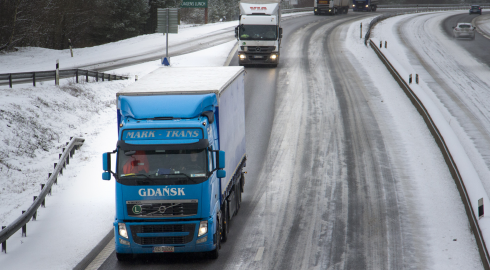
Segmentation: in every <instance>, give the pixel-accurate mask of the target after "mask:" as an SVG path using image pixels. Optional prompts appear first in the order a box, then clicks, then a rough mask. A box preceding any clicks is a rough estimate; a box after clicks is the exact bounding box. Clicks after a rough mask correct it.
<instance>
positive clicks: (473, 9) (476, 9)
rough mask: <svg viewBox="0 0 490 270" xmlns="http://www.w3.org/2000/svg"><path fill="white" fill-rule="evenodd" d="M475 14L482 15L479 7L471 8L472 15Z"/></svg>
mask: <svg viewBox="0 0 490 270" xmlns="http://www.w3.org/2000/svg"><path fill="white" fill-rule="evenodd" d="M473 13H474V14H480V15H481V7H480V6H478V5H473V6H471V8H470V15H471V14H473Z"/></svg>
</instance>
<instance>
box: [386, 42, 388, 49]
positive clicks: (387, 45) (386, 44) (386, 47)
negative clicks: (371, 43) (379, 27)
mask: <svg viewBox="0 0 490 270" xmlns="http://www.w3.org/2000/svg"><path fill="white" fill-rule="evenodd" d="M386 48H388V41H385V49H386Z"/></svg>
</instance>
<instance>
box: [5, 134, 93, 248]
mask: <svg viewBox="0 0 490 270" xmlns="http://www.w3.org/2000/svg"><path fill="white" fill-rule="evenodd" d="M84 141H85V139H83V138H77V137H75V138H70V142H67V143H66V146H67V147H66V148H63V154H60V159H59V161H58V163H55V164H54V172H53V173H50V174H49V178H48V182H47V183H46V184H41V188H42V190H41V193H40V194H39V196H34V202H33V203H32V205H31V206H30V207H29V209H27V211H22V215H21V216H20V217H19V218H17V219H16V220H15V221H14V222H12V223H11V224H10V225H8V226H6V227H4V226H2V231H0V243H2V252H5V253H7V239H9V238H10V237H11V236H12V235H13V234H14V233H16V232H17V231H18V230H20V229H21V228H22V236H23V237H27V225H26V224H27V223H28V222H29V221H30V220H31V218H32V220H36V217H37V210H38V208H39V206H43V207H44V206H45V198H46V195H48V194H51V187H52V186H53V184H57V181H58V174H63V169H64V168H66V165H67V164H69V163H70V158H71V157H73V155H74V154H75V150H78V149H80V146H82V145H83V142H84Z"/></svg>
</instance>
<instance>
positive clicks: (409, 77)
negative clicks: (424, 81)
mask: <svg viewBox="0 0 490 270" xmlns="http://www.w3.org/2000/svg"><path fill="white" fill-rule="evenodd" d="M408 84H412V74H410V75H408Z"/></svg>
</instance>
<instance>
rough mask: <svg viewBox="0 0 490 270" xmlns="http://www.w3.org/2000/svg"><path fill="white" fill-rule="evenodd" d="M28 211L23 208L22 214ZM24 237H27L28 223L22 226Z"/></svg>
mask: <svg viewBox="0 0 490 270" xmlns="http://www.w3.org/2000/svg"><path fill="white" fill-rule="evenodd" d="M25 212H26V211H24V210H22V215H23V214H24V213H25ZM22 237H27V223H26V224H24V226H22Z"/></svg>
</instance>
